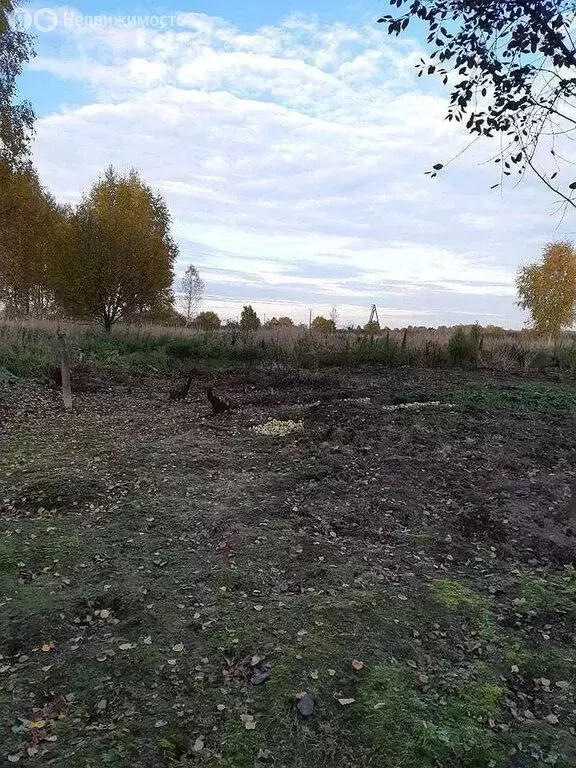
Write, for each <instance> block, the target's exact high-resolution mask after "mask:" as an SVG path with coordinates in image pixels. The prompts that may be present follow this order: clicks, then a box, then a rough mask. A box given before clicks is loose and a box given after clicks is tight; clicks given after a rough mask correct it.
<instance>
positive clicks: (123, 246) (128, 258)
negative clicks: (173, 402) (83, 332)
mask: <svg viewBox="0 0 576 768" xmlns="http://www.w3.org/2000/svg"><path fill="white" fill-rule="evenodd" d="M170 223H171V219H170V214H169V212H168V209H167V207H166V204H165V202H164V200H163V199H162V197H161V196H160V195H159V194H157V193H155V192H153V191H152V190H151V189H150V187H149V186H148V185H147V184H145V183H144V182H143V181H142V179H141V178H140V176H139V175H138V173H137V172H136V171H135V170H132V171H130V172H129V173H128V174H127V175H124V176H123V175H121V174H119V173H118V172H117V171H115V170H114V169H113V168H112V167H110V168H108V170H107V171H106V172H105V173H104V175H103V176H102V177H101V178H100V179H99V180H98V181H97V182H96V183H95V184H94V185H93V187H92V188H91V190H90V192H89V193H88V195H86V196H85V197H84V198H83V199H82V201H81V202H80V204H79V205H78V207H77V209H76V211H75V213H74V217H73V228H74V242H73V247H72V248H70V249H69V250H67V251H65V252H64V253H63V254H62V256H61V258H60V259H59V261H58V263H57V265H56V269H55V273H54V277H53V283H54V293H55V295H56V299H57V301H58V303H59V304H60V305H61V306H62V308H63V309H64V311H65V312H66V313H67V314H68V315H70V316H71V317H82V318H92V319H95V320H96V321H98V322H99V323H101V324H102V325H103V326H104V328H105V330H106V331H109V330H110V329H111V328H112V326H113V325H114V323H116V322H118V321H119V320H121V319H129V318H130V319H132V318H134V317H135V316H138V315H143V314H146V313H149V312H156V311H160V310H162V311H164V310H166V308H167V307H169V306H172V305H173V301H174V299H173V296H172V292H171V285H172V279H173V265H174V262H175V260H176V257H177V254H178V249H177V246H176V244H175V243H174V241H173V240H172V237H171V235H170Z"/></svg>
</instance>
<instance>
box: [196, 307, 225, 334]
mask: <svg viewBox="0 0 576 768" xmlns="http://www.w3.org/2000/svg"><path fill="white" fill-rule="evenodd" d="M194 326H195V327H196V328H200V329H201V330H202V331H216V330H217V329H218V328H220V318H219V317H218V315H217V314H216V312H210V311H209V312H200V314H199V315H197V316H196V318H195V320H194Z"/></svg>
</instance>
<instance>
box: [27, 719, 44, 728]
mask: <svg viewBox="0 0 576 768" xmlns="http://www.w3.org/2000/svg"><path fill="white" fill-rule="evenodd" d="M45 727H46V720H30V722H29V723H28V728H29V729H30V730H33V729H38V730H40V729H41V728H45Z"/></svg>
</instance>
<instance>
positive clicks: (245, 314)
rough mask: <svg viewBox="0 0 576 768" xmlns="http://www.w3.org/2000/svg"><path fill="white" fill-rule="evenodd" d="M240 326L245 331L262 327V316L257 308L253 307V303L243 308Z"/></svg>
mask: <svg viewBox="0 0 576 768" xmlns="http://www.w3.org/2000/svg"><path fill="white" fill-rule="evenodd" d="M240 328H241V329H242V330H243V331H257V330H258V328H260V318H259V317H258V315H257V314H256V310H255V309H253V308H252V305H251V304H249V305H248V306H247V307H246V306H245V307H243V308H242V314H241V315H240Z"/></svg>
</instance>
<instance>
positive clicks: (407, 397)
mask: <svg viewBox="0 0 576 768" xmlns="http://www.w3.org/2000/svg"><path fill="white" fill-rule="evenodd" d="M204 384H205V382H204V381H203V380H202V378H201V377H200V376H199V378H198V380H197V381H194V382H193V384H192V387H191V390H190V392H189V394H188V396H187V397H186V398H185V399H184V400H181V401H178V402H170V401H169V397H168V391H169V388H170V386H171V385H172V384H171V383H170V382H168V381H166V380H163V379H157V378H153V379H152V378H149V379H142V378H140V379H133V380H126V381H124V382H119V381H116V382H113V383H112V382H110V383H107V382H106V381H104V382H102V381H101V382H100V383H99V386H98V387H95V388H94V389H95V390H96V391H87V392H84V393H79V394H78V393H77V394H76V397H75V408H74V412H73V413H72V414H65V413H63V409H62V405H61V401H60V398H59V395H58V393H57V392H56V391H53V390H50V389H48V388H47V387H46V386H45V385H41V384H36V383H31V382H28V383H25V384H22V383H16V384H15V383H14V382H12V383H10V384H8V385H6V386H7V388H6V390H5V392H4V396H3V399H2V400H1V402H0V419H1V422H2V429H1V430H0V431H1V436H0V505H1V513H2V516H1V523H0V654H1V657H0V728H1V729H2V737H1V738H0V744H1V747H0V749H1V750H2V754H1V755H0V762H2V761H6V763H7V764H9V763H10V762H14V763H16V762H19V763H20V764H25V765H27V764H29V765H54V766H58V768H60V766H61V767H62V768H64V766H65V767H66V768H76V767H78V768H91V767H92V766H94V767H96V766H102V765H112V766H134V767H135V768H140V767H142V768H143V767H144V766H151V765H154V766H160V767H161V766H169V765H181V766H188V765H205V766H216V765H218V766H230V768H232V767H234V768H245V767H246V768H248V767H250V768H252V767H253V766H259V767H260V768H265V767H266V766H290V767H291V768H292V767H297V768H300V767H301V768H312V766H326V768H327V767H328V766H330V767H333V766H349V767H350V768H352V766H354V767H356V766H378V768H416V767H417V766H418V768H432V767H433V766H447V767H451V766H452V767H453V768H467V767H470V768H471V767H472V766H478V767H480V766H482V767H484V766H502V767H504V766H510V767H512V766H517V767H518V768H519V767H520V766H522V768H524V767H525V766H540V765H556V766H563V768H567V767H568V766H573V765H574V764H575V763H576V736H575V734H576V731H575V728H576V714H575V712H576V701H575V690H576V679H575V677H574V669H576V645H575V639H576V576H575V573H574V570H573V568H572V563H573V560H574V554H575V552H576V519H571V515H570V505H569V499H568V492H569V488H570V486H571V484H572V482H573V477H574V460H575V457H576V449H575V446H576V438H575V430H574V426H575V420H574V417H575V414H576V389H575V388H574V387H573V386H572V385H569V384H551V383H549V382H548V383H546V382H538V381H524V380H522V379H520V378H510V377H505V376H503V377H495V376H490V375H488V374H480V373H475V374H474V373H466V372H462V371H448V372H446V371H445V372H442V371H435V372H433V371H424V370H422V371H418V370H396V371H394V372H387V371H373V370H367V371H364V372H354V373H342V372H338V371H334V372H326V373H323V374H317V375H312V374H307V375H302V376H296V375H288V374H286V375H282V376H280V375H278V376H276V375H266V374H258V373H250V374H248V375H246V374H242V373H231V374H227V375H225V374H222V375H221V376H220V379H219V382H218V384H217V385H216V387H215V388H216V391H217V392H218V393H219V394H221V395H223V396H225V397H226V398H229V399H230V400H231V401H232V404H233V406H234V407H233V409H232V410H229V411H226V412H225V413H222V414H220V415H218V416H216V417H212V416H211V415H210V406H209V403H208V401H207V399H206V396H205V394H204ZM87 389H88V390H90V387H87ZM409 403H420V404H423V403H424V404H426V403H434V405H421V406H413V407H402V406H406V404H409ZM391 406H398V407H391ZM447 406H450V407H447ZM271 420H275V422H276V423H275V424H273V425H272V426H270V427H268V428H266V429H264V430H262V429H254V428H253V427H260V426H261V425H266V424H267V423H268V422H270V421H271ZM286 423H290V424H292V425H295V426H291V427H287V426H286ZM283 424H284V426H282V425H283Z"/></svg>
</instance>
